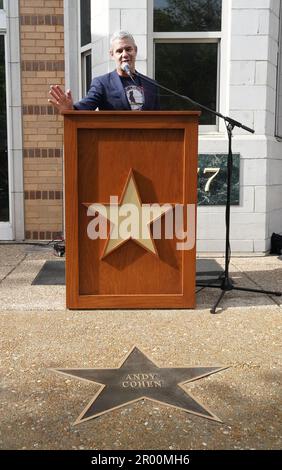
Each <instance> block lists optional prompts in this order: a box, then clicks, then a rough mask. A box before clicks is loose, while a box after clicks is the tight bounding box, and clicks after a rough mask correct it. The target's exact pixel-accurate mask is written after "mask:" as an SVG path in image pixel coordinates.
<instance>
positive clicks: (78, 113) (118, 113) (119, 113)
mask: <svg viewBox="0 0 282 470" xmlns="http://www.w3.org/2000/svg"><path fill="white" fill-rule="evenodd" d="M93 115H103V116H107V115H108V116H112V115H114V116H126V115H130V116H133V115H135V116H154V115H155V116H168V115H169V116H200V115H201V111H96V110H95V111H78V110H72V111H65V112H64V113H63V116H93Z"/></svg>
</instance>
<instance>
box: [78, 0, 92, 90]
mask: <svg viewBox="0 0 282 470" xmlns="http://www.w3.org/2000/svg"><path fill="white" fill-rule="evenodd" d="M80 57H81V94H82V96H85V95H86V93H87V91H88V90H89V88H90V84H91V78H92V59H91V0H80Z"/></svg>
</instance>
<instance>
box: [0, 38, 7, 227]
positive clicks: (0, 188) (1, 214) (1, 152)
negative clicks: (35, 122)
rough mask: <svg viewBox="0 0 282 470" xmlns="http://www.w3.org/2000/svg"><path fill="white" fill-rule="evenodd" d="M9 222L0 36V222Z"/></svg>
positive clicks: (4, 101) (4, 88) (2, 61)
mask: <svg viewBox="0 0 282 470" xmlns="http://www.w3.org/2000/svg"><path fill="white" fill-rule="evenodd" d="M8 220H9V186H8V152H7V118H6V79H5V42H4V36H3V35H0V222H7V221H8Z"/></svg>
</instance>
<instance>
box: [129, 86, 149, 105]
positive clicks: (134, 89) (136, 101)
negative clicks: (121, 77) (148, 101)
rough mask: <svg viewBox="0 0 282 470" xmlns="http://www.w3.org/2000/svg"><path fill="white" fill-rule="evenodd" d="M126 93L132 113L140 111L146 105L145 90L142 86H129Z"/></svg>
mask: <svg viewBox="0 0 282 470" xmlns="http://www.w3.org/2000/svg"><path fill="white" fill-rule="evenodd" d="M125 93H126V96H127V99H128V102H129V104H130V107H131V110H132V111H139V110H141V109H142V107H143V105H144V101H145V98H144V90H143V88H142V87H140V86H136V85H128V86H126V87H125Z"/></svg>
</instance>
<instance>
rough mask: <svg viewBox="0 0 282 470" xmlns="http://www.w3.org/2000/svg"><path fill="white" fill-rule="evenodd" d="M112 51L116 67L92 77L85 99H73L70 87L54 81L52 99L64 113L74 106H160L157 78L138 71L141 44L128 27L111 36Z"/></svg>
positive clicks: (138, 108)
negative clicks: (147, 77)
mask: <svg viewBox="0 0 282 470" xmlns="http://www.w3.org/2000/svg"><path fill="white" fill-rule="evenodd" d="M110 55H111V57H112V58H113V60H114V61H115V65H116V70H114V71H113V72H110V73H107V74H105V75H101V76H99V77H96V78H94V79H93V80H92V83H91V86H90V89H89V91H88V93H87V95H86V96H85V98H83V99H82V100H80V101H78V102H77V103H73V99H72V94H71V91H70V90H67V92H66V93H65V92H64V91H63V90H62V89H61V87H60V86H59V85H52V86H51V87H50V92H49V94H50V95H51V98H50V99H49V100H48V101H49V103H51V104H52V105H53V106H54V107H55V108H56V109H58V111H59V112H60V113H61V114H64V112H65V111H70V110H75V109H77V110H79V111H86V110H92V111H94V110H96V109H99V110H101V111H130V110H132V111H153V110H159V109H160V102H159V94H158V89H157V85H156V84H155V83H154V81H151V80H150V81H146V80H145V79H144V78H143V77H144V76H143V75H142V74H140V73H138V74H137V73H136V70H135V61H136V55H137V46H136V43H135V40H134V38H133V36H132V35H131V34H130V33H129V32H127V31H118V32H116V33H114V34H113V36H112V38H111V47H110Z"/></svg>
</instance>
